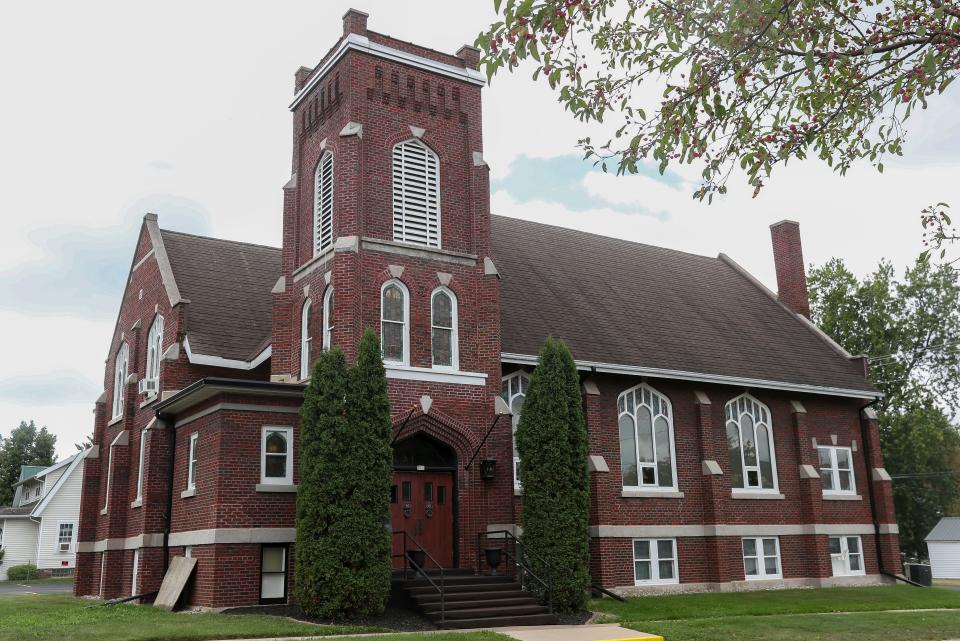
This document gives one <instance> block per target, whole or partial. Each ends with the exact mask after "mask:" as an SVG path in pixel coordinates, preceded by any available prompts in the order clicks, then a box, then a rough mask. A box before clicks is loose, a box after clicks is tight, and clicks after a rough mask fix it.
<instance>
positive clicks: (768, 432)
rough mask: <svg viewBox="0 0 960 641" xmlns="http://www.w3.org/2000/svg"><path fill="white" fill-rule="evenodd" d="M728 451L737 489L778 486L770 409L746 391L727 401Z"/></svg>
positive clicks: (731, 480) (732, 477)
mask: <svg viewBox="0 0 960 641" xmlns="http://www.w3.org/2000/svg"><path fill="white" fill-rule="evenodd" d="M725 413H726V422H727V424H726V430H727V452H728V454H729V462H730V485H731V487H733V488H734V489H748V490H769V491H775V490H776V489H777V456H776V451H775V450H774V443H773V423H772V422H771V421H770V409H769V408H768V407H767V406H766V405H764V404H763V403H761V402H760V401H758V400H757V399H755V398H753V397H752V396H750V395H749V394H744V395H742V396H738V397H737V398H735V399H733V400H732V401H730V402H729V403H727V405H726V408H725Z"/></svg>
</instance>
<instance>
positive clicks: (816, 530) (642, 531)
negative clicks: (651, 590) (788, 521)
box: [590, 523, 899, 539]
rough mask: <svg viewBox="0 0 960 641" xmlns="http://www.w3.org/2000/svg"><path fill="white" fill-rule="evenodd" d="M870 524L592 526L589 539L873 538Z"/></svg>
mask: <svg viewBox="0 0 960 641" xmlns="http://www.w3.org/2000/svg"><path fill="white" fill-rule="evenodd" d="M873 533H874V530H873V524H872V523H812V524H806V525H591V526H590V536H592V537H596V538H612V539H622V538H630V539H656V538H666V537H705V536H805V535H817V534H819V535H831V536H846V535H851V536H852V535H856V534H873ZM897 533H899V529H898V527H897V525H896V524H895V523H883V524H881V525H880V534H897Z"/></svg>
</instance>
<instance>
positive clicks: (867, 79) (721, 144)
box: [477, 0, 960, 201]
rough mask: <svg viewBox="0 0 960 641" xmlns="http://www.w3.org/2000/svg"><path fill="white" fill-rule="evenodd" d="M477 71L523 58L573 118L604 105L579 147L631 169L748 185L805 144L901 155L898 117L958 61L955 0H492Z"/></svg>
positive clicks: (587, 118) (840, 152) (939, 85)
mask: <svg viewBox="0 0 960 641" xmlns="http://www.w3.org/2000/svg"><path fill="white" fill-rule="evenodd" d="M494 6H495V8H496V10H497V13H498V14H499V15H500V17H501V19H500V20H499V21H498V22H496V23H494V24H493V25H491V26H490V28H489V29H488V30H487V31H485V32H484V33H482V34H480V36H479V37H478V39H477V45H478V46H480V47H481V48H482V49H483V51H484V57H483V61H482V66H483V67H484V68H485V70H486V72H487V74H488V76H489V77H491V78H492V77H493V76H494V75H496V74H497V73H498V72H500V71H501V70H504V69H506V70H513V69H515V68H517V67H518V66H520V65H521V64H523V63H524V62H526V61H531V62H532V64H533V66H534V72H533V76H534V78H535V79H537V80H540V81H543V82H546V83H548V84H549V85H550V87H551V88H553V89H554V90H555V91H556V92H557V97H558V100H559V101H560V102H561V103H562V104H563V105H564V107H565V108H566V109H567V110H569V111H570V112H571V114H572V115H573V116H574V117H575V118H577V119H578V120H580V121H583V122H591V121H594V122H603V121H604V120H605V119H608V118H610V117H612V116H616V118H617V123H616V125H617V126H616V130H615V132H614V133H613V135H612V136H611V137H610V139H608V140H604V141H594V140H592V139H591V138H589V137H586V138H583V139H581V140H580V141H579V146H580V147H581V149H582V150H583V151H584V153H585V155H586V157H588V158H592V159H594V160H595V161H596V162H598V163H601V164H603V166H604V168H605V169H606V165H607V163H608V162H610V163H614V164H615V168H616V171H617V172H618V173H636V172H637V165H638V163H639V162H641V161H642V160H645V159H650V160H653V161H656V162H657V163H658V164H659V168H660V171H661V172H663V171H665V170H666V168H667V167H668V166H670V165H671V164H673V163H685V164H696V165H697V166H699V167H701V168H702V174H701V177H702V180H701V184H700V186H699V188H698V189H697V191H696V193H695V196H696V197H697V198H699V199H701V200H703V199H707V200H708V201H709V200H712V197H713V195H714V194H716V193H725V192H726V190H727V181H728V179H729V177H730V175H731V174H732V172H733V171H734V170H735V169H736V168H737V167H739V168H740V169H742V170H743V171H744V172H745V174H746V177H747V180H748V181H749V184H750V185H751V186H753V188H754V195H756V194H757V193H758V192H759V191H760V189H761V188H762V187H763V186H764V184H765V181H766V180H767V179H768V178H769V177H770V176H771V174H772V172H773V170H774V169H775V168H776V167H777V166H778V165H783V164H786V163H787V162H788V161H789V160H791V159H794V158H799V159H803V158H807V157H817V158H819V159H821V160H822V161H824V162H826V163H828V164H829V165H830V166H831V167H833V168H834V169H835V170H836V171H839V172H840V173H841V174H842V173H845V172H846V171H847V170H848V169H849V168H850V166H851V165H852V164H853V162H854V161H857V160H861V159H866V160H868V161H869V162H871V163H872V164H873V165H874V166H876V167H877V169H878V170H880V171H883V159H884V158H885V157H886V156H888V155H890V154H893V155H900V154H902V150H903V143H904V140H905V136H906V131H905V129H904V122H905V121H906V120H907V119H908V118H909V117H910V115H911V113H912V112H913V110H914V109H915V108H917V107H918V106H922V107H924V108H926V106H927V104H928V99H929V98H930V97H931V96H933V95H935V94H938V93H942V92H943V91H944V89H945V88H946V87H947V86H948V85H949V84H950V82H952V81H953V79H954V78H955V77H956V75H957V73H958V72H960V3H958V2H956V1H954V0H934V1H933V2H930V1H920V0H830V1H826V2H824V1H823V0H816V1H814V0H727V1H720V0H688V1H684V2H672V1H669V0H545V1H539V2H537V1H534V0H494Z"/></svg>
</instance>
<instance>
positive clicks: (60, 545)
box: [57, 521, 76, 553]
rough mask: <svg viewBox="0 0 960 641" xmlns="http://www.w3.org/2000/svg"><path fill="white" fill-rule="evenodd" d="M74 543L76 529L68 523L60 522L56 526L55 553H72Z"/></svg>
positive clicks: (72, 524)
mask: <svg viewBox="0 0 960 641" xmlns="http://www.w3.org/2000/svg"><path fill="white" fill-rule="evenodd" d="M75 543H76V527H75V526H74V523H72V522H70V521H60V523H58V524H57V551H58V552H64V553H69V552H73V550H74V547H75Z"/></svg>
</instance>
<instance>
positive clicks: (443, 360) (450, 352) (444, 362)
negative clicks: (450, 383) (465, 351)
mask: <svg viewBox="0 0 960 641" xmlns="http://www.w3.org/2000/svg"><path fill="white" fill-rule="evenodd" d="M457 325H458V321H457V297H456V295H454V293H453V292H452V291H450V290H449V289H447V288H446V287H438V288H437V289H435V290H433V295H432V296H431V297H430V329H431V332H430V339H431V345H432V354H433V366H434V367H436V368H443V369H459V368H460V346H459V345H458V342H459V336H458V334H459V332H458V328H457Z"/></svg>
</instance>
